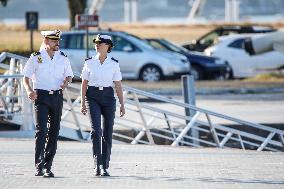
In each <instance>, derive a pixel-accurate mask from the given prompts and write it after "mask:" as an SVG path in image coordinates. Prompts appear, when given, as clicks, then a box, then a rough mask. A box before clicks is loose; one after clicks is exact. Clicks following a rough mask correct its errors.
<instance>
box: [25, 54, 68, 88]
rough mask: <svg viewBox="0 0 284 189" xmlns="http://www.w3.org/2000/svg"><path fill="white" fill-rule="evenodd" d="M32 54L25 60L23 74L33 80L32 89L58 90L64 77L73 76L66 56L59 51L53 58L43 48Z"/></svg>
mask: <svg viewBox="0 0 284 189" xmlns="http://www.w3.org/2000/svg"><path fill="white" fill-rule="evenodd" d="M39 52H40V53H37V54H32V55H31V57H30V58H29V60H28V61H27V63H26V65H25V67H24V70H23V75H24V76H26V77H29V78H31V79H32V81H33V88H34V89H43V90H48V91H50V90H58V89H61V87H60V85H62V84H63V81H64V79H65V78H66V77H68V76H71V77H73V72H72V69H71V65H70V62H69V60H68V58H67V57H66V56H65V55H64V54H63V53H62V52H60V51H56V52H55V54H54V56H53V59H51V58H50V56H49V55H48V53H47V51H46V50H45V49H43V50H40V51H39Z"/></svg>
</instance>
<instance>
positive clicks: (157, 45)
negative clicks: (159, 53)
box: [148, 40, 168, 50]
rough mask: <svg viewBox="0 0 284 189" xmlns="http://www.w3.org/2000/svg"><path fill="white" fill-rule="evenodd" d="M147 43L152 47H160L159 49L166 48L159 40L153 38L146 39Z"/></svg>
mask: <svg viewBox="0 0 284 189" xmlns="http://www.w3.org/2000/svg"><path fill="white" fill-rule="evenodd" d="M148 43H149V44H150V45H151V46H152V47H154V48H155V49H161V50H168V49H167V48H166V47H164V46H163V45H161V44H160V43H159V42H157V41H154V40H150V41H148Z"/></svg>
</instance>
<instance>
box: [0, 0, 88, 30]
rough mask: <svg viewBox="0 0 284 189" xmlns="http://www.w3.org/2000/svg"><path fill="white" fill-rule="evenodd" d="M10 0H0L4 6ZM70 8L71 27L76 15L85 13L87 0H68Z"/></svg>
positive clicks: (73, 24)
mask: <svg viewBox="0 0 284 189" xmlns="http://www.w3.org/2000/svg"><path fill="white" fill-rule="evenodd" d="M7 2H8V0H0V3H1V5H2V6H4V7H5V6H6V5H7ZM67 3H68V9H69V21H70V27H71V28H72V27H74V26H75V15H76V14H83V13H84V11H85V8H86V6H87V0H67Z"/></svg>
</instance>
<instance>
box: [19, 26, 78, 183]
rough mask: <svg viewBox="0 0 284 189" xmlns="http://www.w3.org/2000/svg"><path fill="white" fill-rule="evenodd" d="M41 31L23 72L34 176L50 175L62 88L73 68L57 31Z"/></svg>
mask: <svg viewBox="0 0 284 189" xmlns="http://www.w3.org/2000/svg"><path fill="white" fill-rule="evenodd" d="M41 34H42V35H43V43H42V46H41V49H40V51H38V52H35V53H33V54H32V55H31V56H30V58H29V60H28V61H27V63H26V65H25V67H24V70H23V75H24V86H25V89H26V92H27V94H28V97H29V98H30V99H31V100H32V101H33V102H34V112H35V167H36V173H35V176H43V177H54V174H53V173H52V172H51V166H52V161H53V158H54V156H55V153H56V149H57V139H58V134H59V129H60V121H61V114H62V107H63V94H62V90H64V89H65V88H66V87H67V85H68V84H69V83H70V82H71V80H72V77H73V72H72V69H71V66H70V62H69V60H68V58H67V56H66V55H65V54H64V53H63V52H61V51H59V40H60V36H61V32H60V31H59V30H55V31H42V32H41ZM30 80H32V83H33V87H31V86H30Z"/></svg>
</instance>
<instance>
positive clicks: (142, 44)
mask: <svg viewBox="0 0 284 189" xmlns="http://www.w3.org/2000/svg"><path fill="white" fill-rule="evenodd" d="M126 36H127V38H128V39H130V40H131V41H133V42H134V43H136V45H137V46H139V47H142V48H145V49H150V50H153V49H154V47H152V46H151V45H149V44H148V43H147V42H145V41H144V40H143V39H140V38H139V37H136V36H134V35H131V34H127V33H126Z"/></svg>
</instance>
